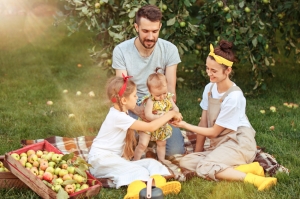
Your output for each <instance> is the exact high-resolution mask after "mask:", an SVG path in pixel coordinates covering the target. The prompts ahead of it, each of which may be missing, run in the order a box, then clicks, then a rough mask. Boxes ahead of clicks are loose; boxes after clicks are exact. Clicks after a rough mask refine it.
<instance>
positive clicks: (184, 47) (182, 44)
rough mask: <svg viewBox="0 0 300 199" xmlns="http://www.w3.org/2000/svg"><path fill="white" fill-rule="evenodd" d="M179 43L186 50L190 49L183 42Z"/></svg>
mask: <svg viewBox="0 0 300 199" xmlns="http://www.w3.org/2000/svg"><path fill="white" fill-rule="evenodd" d="M179 45H180V46H181V47H182V48H183V49H184V50H185V51H188V48H187V47H186V46H185V45H184V44H183V43H181V42H179Z"/></svg>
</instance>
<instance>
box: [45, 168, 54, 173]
mask: <svg viewBox="0 0 300 199" xmlns="http://www.w3.org/2000/svg"><path fill="white" fill-rule="evenodd" d="M46 172H48V173H52V174H53V173H54V168H53V167H48V168H47V169H46V170H45V173H46Z"/></svg>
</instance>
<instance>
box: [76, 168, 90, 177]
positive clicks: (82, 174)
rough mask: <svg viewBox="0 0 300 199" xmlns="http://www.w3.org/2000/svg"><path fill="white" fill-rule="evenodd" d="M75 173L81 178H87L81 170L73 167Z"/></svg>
mask: <svg viewBox="0 0 300 199" xmlns="http://www.w3.org/2000/svg"><path fill="white" fill-rule="evenodd" d="M75 172H76V173H78V174H79V175H81V176H83V177H85V178H87V175H86V172H85V170H81V169H79V168H77V167H75Z"/></svg>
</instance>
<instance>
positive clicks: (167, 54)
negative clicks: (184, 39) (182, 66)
mask: <svg viewBox="0 0 300 199" xmlns="http://www.w3.org/2000/svg"><path fill="white" fill-rule="evenodd" d="M135 39H138V38H137V37H135V38H132V39H129V40H126V41H124V42H122V43H120V44H119V45H117V46H116V47H115V48H114V50H113V63H112V67H113V68H114V69H118V70H126V71H127V74H128V75H130V76H132V78H131V80H132V81H133V82H134V83H135V84H136V85H137V95H138V97H139V98H141V97H143V96H145V95H147V94H149V92H148V88H147V85H146V82H147V78H148V76H149V75H150V74H152V73H155V69H156V68H157V67H160V68H162V69H163V70H164V71H162V70H159V71H158V72H159V73H163V74H164V73H165V70H166V67H169V66H173V65H177V64H178V63H180V62H181V60H180V56H179V53H178V49H177V47H176V46H175V45H174V44H172V43H171V42H169V41H166V40H163V39H160V38H158V40H157V42H156V44H155V47H154V50H153V52H152V53H151V55H150V56H149V57H142V56H141V55H140V53H139V51H138V50H137V48H136V46H135V45H134V41H135Z"/></svg>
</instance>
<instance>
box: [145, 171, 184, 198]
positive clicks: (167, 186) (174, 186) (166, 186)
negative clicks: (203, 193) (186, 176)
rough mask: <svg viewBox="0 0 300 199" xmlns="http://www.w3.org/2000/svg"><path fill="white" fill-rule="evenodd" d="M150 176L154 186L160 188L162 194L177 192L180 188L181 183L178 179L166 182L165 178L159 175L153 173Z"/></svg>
mask: <svg viewBox="0 0 300 199" xmlns="http://www.w3.org/2000/svg"><path fill="white" fill-rule="evenodd" d="M151 178H153V179H154V181H155V186H156V187H158V188H160V189H161V190H162V191H163V193H164V195H167V194H170V193H174V194H178V193H179V192H180V190H181V184H180V182H178V181H171V182H167V181H166V179H165V178H164V177H163V176H161V175H153V176H151Z"/></svg>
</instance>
